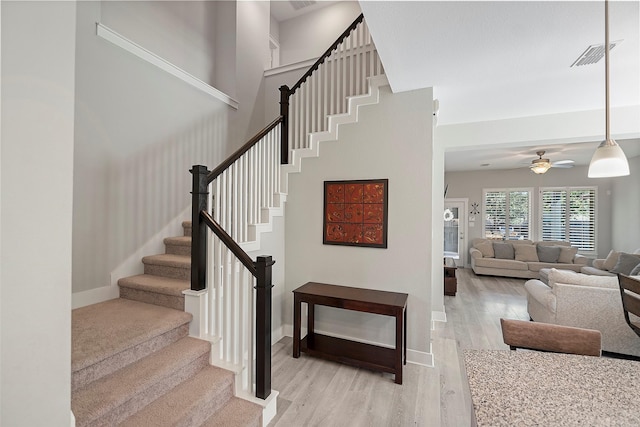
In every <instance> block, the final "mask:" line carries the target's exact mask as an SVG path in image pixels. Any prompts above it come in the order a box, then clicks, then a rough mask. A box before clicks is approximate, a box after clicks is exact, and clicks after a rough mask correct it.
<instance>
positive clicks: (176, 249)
mask: <svg viewBox="0 0 640 427" xmlns="http://www.w3.org/2000/svg"><path fill="white" fill-rule="evenodd" d="M164 247H165V253H168V254H173V255H185V256H191V246H183V245H171V244H165V245H164Z"/></svg>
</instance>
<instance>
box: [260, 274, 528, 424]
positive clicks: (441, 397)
mask: <svg viewBox="0 0 640 427" xmlns="http://www.w3.org/2000/svg"><path fill="white" fill-rule="evenodd" d="M457 277H458V292H457V294H456V296H455V297H452V296H445V297H444V298H445V308H446V313H447V322H446V323H445V322H435V326H434V327H435V329H432V331H431V344H432V349H433V350H432V351H433V355H434V360H435V367H433V368H429V367H425V366H419V365H413V364H407V365H406V367H405V371H404V384H403V385H397V384H395V383H394V382H393V376H392V375H391V374H384V373H379V372H372V371H369V370H366V369H358V368H354V367H351V366H347V365H342V364H339V363H333V362H329V361H325V360H322V359H317V358H313V357H310V356H308V355H306V354H302V355H301V357H300V358H299V359H294V358H293V357H292V356H291V352H292V339H291V338H289V337H285V338H283V339H281V340H280V341H279V342H278V343H276V344H275V345H274V346H273V376H272V383H273V384H272V385H273V388H274V389H275V390H278V391H279V392H280V395H279V396H278V415H277V416H276V418H275V419H274V420H273V421H272V422H271V423H270V424H269V427H294V426H295V427H298V426H300V427H302V426H349V427H352V426H353V427H356V426H363V427H364V426H367V427H368V426H380V427H386V426H426V427H432V426H433V427H438V426H442V427H460V426H469V425H470V423H471V410H470V408H471V398H470V395H469V387H468V384H467V379H466V375H465V374H464V370H463V365H462V358H461V351H460V350H462V349H469V348H473V349H508V347H507V346H506V345H504V343H503V342H502V333H501V331H500V317H505V318H511V319H522V320H528V319H529V315H528V313H527V308H526V294H525V291H524V287H523V284H524V282H525V280H523V279H509V278H499V277H489V276H476V275H475V274H474V273H473V271H472V270H471V269H458V271H457ZM425 327H426V325H425Z"/></svg>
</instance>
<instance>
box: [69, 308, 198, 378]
mask: <svg viewBox="0 0 640 427" xmlns="http://www.w3.org/2000/svg"><path fill="white" fill-rule="evenodd" d="M191 318H192V316H191V314H189V313H185V312H183V311H178V310H174V309H170V308H166V307H160V306H157V305H151V304H145V303H141V302H137V301H132V300H127V299H122V298H117V299H113V300H109V301H105V302H101V303H98V304H93V305H89V306H86V307H82V308H78V309H75V310H73V311H72V315H71V323H72V328H71V370H72V372H76V371H78V370H80V369H83V368H86V367H87V366H90V365H93V364H95V363H97V362H99V361H102V360H105V359H107V358H109V357H110V356H113V355H115V354H117V353H120V352H122V351H124V350H127V349H130V348H132V347H135V346H136V345H139V344H142V343H144V342H146V341H149V340H151V339H153V338H156V337H158V336H159V335H162V334H163V333H166V332H169V331H171V330H173V329H176V328H178V327H180V326H182V325H187V324H188V323H189V322H190V321H191Z"/></svg>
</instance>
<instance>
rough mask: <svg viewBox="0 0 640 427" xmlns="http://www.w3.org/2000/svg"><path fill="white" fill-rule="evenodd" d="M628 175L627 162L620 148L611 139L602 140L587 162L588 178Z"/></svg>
mask: <svg viewBox="0 0 640 427" xmlns="http://www.w3.org/2000/svg"><path fill="white" fill-rule="evenodd" d="M627 175H629V162H628V161H627V157H626V156H625V155H624V151H622V148H620V146H619V145H618V144H617V143H616V142H615V141H614V140H613V139H607V140H605V141H602V143H601V144H600V145H599V146H598V148H597V149H596V151H595V153H593V157H592V158H591V163H590V164H589V173H588V174H587V176H588V177H589V178H610V177H616V176H627Z"/></svg>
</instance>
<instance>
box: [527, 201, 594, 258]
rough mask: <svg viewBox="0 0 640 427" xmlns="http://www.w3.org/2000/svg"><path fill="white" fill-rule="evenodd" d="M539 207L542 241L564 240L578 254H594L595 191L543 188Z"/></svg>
mask: <svg viewBox="0 0 640 427" xmlns="http://www.w3.org/2000/svg"><path fill="white" fill-rule="evenodd" d="M540 205H541V209H542V215H541V222H542V224H541V228H542V240H565V241H569V242H570V243H571V246H574V247H576V248H578V250H580V252H595V250H596V190H595V188H548V189H542V191H541V202H540Z"/></svg>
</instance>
